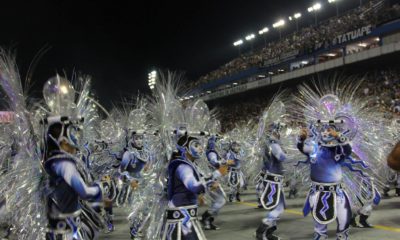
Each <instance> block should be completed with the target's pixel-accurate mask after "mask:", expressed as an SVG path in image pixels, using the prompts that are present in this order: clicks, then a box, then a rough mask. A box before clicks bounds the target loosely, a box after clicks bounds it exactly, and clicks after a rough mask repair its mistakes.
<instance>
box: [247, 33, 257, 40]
mask: <svg viewBox="0 0 400 240" xmlns="http://www.w3.org/2000/svg"><path fill="white" fill-rule="evenodd" d="M255 37H256V36H255V35H254V34H249V35H247V36H246V40H247V41H250V40H252V39H254V38H255Z"/></svg>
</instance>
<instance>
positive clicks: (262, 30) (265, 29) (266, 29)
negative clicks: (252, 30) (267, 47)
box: [258, 27, 269, 35]
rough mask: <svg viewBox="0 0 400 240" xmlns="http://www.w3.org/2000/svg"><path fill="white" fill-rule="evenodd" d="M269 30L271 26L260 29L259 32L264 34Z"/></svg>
mask: <svg viewBox="0 0 400 240" xmlns="http://www.w3.org/2000/svg"><path fill="white" fill-rule="evenodd" d="M268 31H269V28H267V27H265V28H263V29H261V30H260V31H258V34H260V35H263V34H264V33H267V32H268Z"/></svg>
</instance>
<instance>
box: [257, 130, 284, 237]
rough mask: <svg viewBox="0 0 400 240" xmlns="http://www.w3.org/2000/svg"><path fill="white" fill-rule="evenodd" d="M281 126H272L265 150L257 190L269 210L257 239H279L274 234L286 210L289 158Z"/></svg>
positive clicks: (262, 202)
mask: <svg viewBox="0 0 400 240" xmlns="http://www.w3.org/2000/svg"><path fill="white" fill-rule="evenodd" d="M280 126H281V125H280V124H279V123H278V124H275V123H272V124H270V128H269V132H268V133H267V142H266V144H265V146H264V148H263V153H264V154H263V170H262V172H261V173H260V176H262V179H261V177H260V178H259V182H258V184H257V186H256V188H257V189H258V190H259V204H260V205H261V206H262V207H264V208H265V209H266V210H268V213H267V214H266V216H265V218H263V220H262V223H261V224H260V225H259V227H258V229H257V231H256V237H257V239H259V240H263V239H279V237H277V236H275V235H274V234H273V232H274V231H275V230H276V229H277V226H276V225H277V220H278V219H279V216H280V215H281V214H282V213H283V211H284V209H285V195H284V193H283V182H284V176H283V174H284V168H283V162H284V161H286V159H287V156H286V154H285V152H284V151H283V149H282V147H281V144H282V143H281V141H280V133H279V132H280V129H281V128H280Z"/></svg>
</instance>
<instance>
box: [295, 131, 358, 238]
mask: <svg viewBox="0 0 400 240" xmlns="http://www.w3.org/2000/svg"><path fill="white" fill-rule="evenodd" d="M321 136H322V138H321V142H320V143H319V144H318V145H315V144H314V145H310V144H311V142H306V141H307V138H308V131H307V129H303V130H302V131H301V134H300V136H299V139H298V144H297V146H298V148H299V150H300V151H301V152H302V153H304V154H305V155H307V156H308V160H309V161H310V163H311V172H310V177H311V181H313V185H312V187H311V190H310V192H309V195H308V196H307V200H306V204H305V207H304V214H305V215H308V213H309V212H310V211H311V210H312V211H313V217H314V225H315V227H314V231H315V232H314V239H315V240H319V239H326V238H327V237H328V235H327V229H328V225H327V224H328V223H329V222H332V221H333V220H335V218H336V219H337V223H338V226H337V239H347V238H348V231H349V224H350V220H351V208H350V202H349V199H348V197H347V194H346V192H345V190H344V189H343V188H342V187H341V185H340V183H341V180H342V169H341V165H340V162H342V161H343V160H344V159H345V158H347V157H348V156H350V154H351V146H350V144H349V143H346V141H343V140H345V139H343V138H342V137H341V136H340V135H339V133H338V132H337V130H336V126H335V125H334V123H328V124H324V125H323V127H322V131H321Z"/></svg>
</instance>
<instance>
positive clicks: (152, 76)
mask: <svg viewBox="0 0 400 240" xmlns="http://www.w3.org/2000/svg"><path fill="white" fill-rule="evenodd" d="M156 81H157V71H155V70H153V71H151V72H150V73H149V74H148V85H149V88H150V89H152V90H153V89H154V86H155V85H156Z"/></svg>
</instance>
